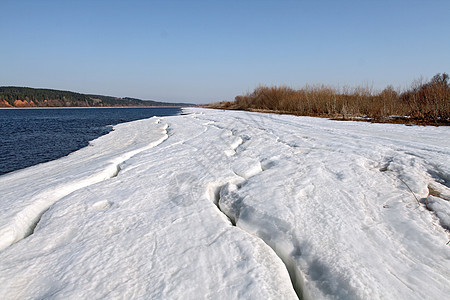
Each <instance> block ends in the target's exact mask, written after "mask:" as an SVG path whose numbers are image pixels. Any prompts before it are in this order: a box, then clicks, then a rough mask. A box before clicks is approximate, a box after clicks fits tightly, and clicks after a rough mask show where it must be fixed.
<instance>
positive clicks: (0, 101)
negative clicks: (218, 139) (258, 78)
mask: <svg viewBox="0 0 450 300" xmlns="http://www.w3.org/2000/svg"><path fill="white" fill-rule="evenodd" d="M121 106H184V107H186V106H195V105H194V104H190V103H168V102H156V101H150V100H140V99H135V98H129V97H125V98H118V97H111V96H102V95H86V94H80V93H75V92H69V91H58V90H50V89H34V88H29V87H14V86H2V87H0V107H121Z"/></svg>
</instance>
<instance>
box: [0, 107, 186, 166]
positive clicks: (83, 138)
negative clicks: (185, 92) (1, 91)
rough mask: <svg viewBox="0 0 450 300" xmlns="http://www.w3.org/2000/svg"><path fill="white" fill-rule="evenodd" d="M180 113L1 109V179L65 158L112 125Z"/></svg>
mask: <svg viewBox="0 0 450 300" xmlns="http://www.w3.org/2000/svg"><path fill="white" fill-rule="evenodd" d="M180 113H181V108H177V107H163V108H153V107H151V108H150V107H149V108H54V109H47V108H45V109H24V108H21V109H0V175H2V174H5V173H8V172H12V171H15V170H19V169H23V168H26V167H29V166H33V165H36V164H39V163H43V162H47V161H50V160H54V159H57V158H60V157H63V156H65V155H68V154H69V153H71V152H73V151H76V150H78V149H80V148H82V147H85V146H87V145H88V143H89V141H91V140H93V139H95V138H98V137H99V136H101V135H104V134H107V133H108V132H110V131H111V130H112V126H111V125H115V124H118V123H123V122H129V121H134V120H139V119H146V118H150V117H153V116H173V115H177V114H180Z"/></svg>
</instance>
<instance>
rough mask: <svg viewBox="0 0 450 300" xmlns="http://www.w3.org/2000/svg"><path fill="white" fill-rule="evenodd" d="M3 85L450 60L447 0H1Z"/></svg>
mask: <svg viewBox="0 0 450 300" xmlns="http://www.w3.org/2000/svg"><path fill="white" fill-rule="evenodd" d="M0 12H1V13H0V41H1V42H0V85H15V86H30V87H45V88H53V89H62V90H70V91H77V92H82V93H97V94H104V95H112V96H120V97H124V96H130V97H136V98H141V99H155V100H163V101H190V102H194V103H207V102H213V101H219V100H232V99H234V97H235V96H236V95H239V94H242V93H245V92H247V91H251V90H253V88H255V87H256V86H257V85H258V84H266V85H289V86H291V87H294V88H299V87H301V86H303V85H304V84H306V83H309V84H316V83H323V84H329V85H334V86H338V85H339V86H343V85H350V86H354V85H359V84H368V85H371V86H373V87H374V88H376V89H380V88H384V87H385V86H386V85H388V84H392V85H393V86H394V87H406V86H407V85H409V84H410V83H411V82H412V81H413V80H414V79H417V78H418V77H420V76H423V77H424V78H425V79H427V78H430V77H432V76H433V75H434V74H436V73H438V72H439V73H442V72H447V73H449V72H450V1H449V0H442V1H425V0H423V1H418V0H404V1H395V0H393V1H384V0H380V1H363V0H360V1H312V0H310V1H282V0H280V1H275V0H273V1H265V0H259V1H256V0H255V1H245V0H235V1H226V0H222V1H214V0H212V1H174V0H166V1H113V0H109V1H96V0H88V1H65V0H58V1H45V0H32V1H22V0H11V1H10V0H0Z"/></svg>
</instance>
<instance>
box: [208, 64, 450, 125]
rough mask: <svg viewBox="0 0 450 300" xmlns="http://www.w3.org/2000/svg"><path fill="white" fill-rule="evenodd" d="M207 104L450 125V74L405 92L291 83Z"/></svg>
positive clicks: (416, 85)
mask: <svg viewBox="0 0 450 300" xmlns="http://www.w3.org/2000/svg"><path fill="white" fill-rule="evenodd" d="M207 107H212V108H222V109H238V110H252V111H272V112H278V113H290V114H295V115H303V116H320V117H330V118H339V119H353V118H358V117H364V118H368V119H371V120H373V121H384V122H391V121H396V122H398V121H399V120H400V121H401V120H404V121H408V122H414V123H422V124H442V125H448V124H449V122H450V83H449V76H448V75H447V74H446V73H443V74H437V75H436V76H434V77H433V78H432V79H431V80H430V81H428V82H423V80H419V81H415V82H413V84H412V85H411V87H410V88H409V89H407V90H405V91H403V92H400V91H396V90H395V89H394V88H393V87H392V86H388V87H386V88H385V89H384V90H382V91H379V92H376V91H374V90H373V89H372V88H370V87H361V86H360V87H355V88H350V87H344V88H341V89H337V88H333V87H330V86H326V85H314V86H309V85H307V86H305V87H303V88H302V89H299V90H295V89H292V88H290V87H287V86H273V87H267V86H259V87H257V88H256V89H255V90H254V91H253V92H251V93H247V94H245V95H240V96H237V97H236V98H235V101H233V102H220V103H214V104H210V105H208V106H207ZM394 116H395V117H394Z"/></svg>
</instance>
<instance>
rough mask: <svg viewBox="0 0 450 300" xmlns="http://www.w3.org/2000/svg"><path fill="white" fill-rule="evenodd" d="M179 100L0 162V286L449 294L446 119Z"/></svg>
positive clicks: (277, 295)
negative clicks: (46, 152) (49, 149)
mask: <svg viewBox="0 0 450 300" xmlns="http://www.w3.org/2000/svg"><path fill="white" fill-rule="evenodd" d="M185 112H186V115H182V116H175V117H164V118H152V119H148V120H140V121H135V122H131V123H125V124H119V125H117V126H115V127H114V131H113V132H111V133H109V134H108V135H106V136H103V137H100V138H99V139H97V140H95V141H93V142H92V143H91V145H90V146H88V147H86V148H83V149H81V150H79V151H77V152H75V153H72V154H71V155H69V156H67V157H65V158H62V159H59V160H56V161H52V162H49V163H45V164H41V165H37V166H34V167H31V168H28V169H24V170H21V171H17V172H14V173H11V174H7V175H5V176H1V177H0V195H1V197H0V199H1V200H0V216H1V218H0V249H3V250H1V251H0V294H1V295H4V297H5V298H7V299H19V298H20V299H23V298H48V297H52V298H53V297H54V298H60V299H61V298H71V299H75V298H90V299H91V298H102V297H105V298H106V297H107V298H124V299H129V298H140V297H142V298H160V299H168V298H169V299H174V298H175V299H179V298H183V299H202V298H210V299H230V298H231V299H237V298H244V299H247V298H253V299H266V298H272V299H290V298H295V297H296V293H295V291H294V289H293V287H292V286H293V285H294V287H295V289H296V291H297V293H299V294H302V296H303V297H304V298H305V299H321V298H330V299H334V298H336V299H379V298H385V299H424V298H426V299H445V298H446V297H447V296H448V295H449V294H450V246H449V245H446V243H447V241H448V239H449V236H448V231H445V229H444V227H447V228H448V227H449V226H450V204H449V200H450V189H449V183H450V164H449V162H450V130H449V129H448V127H439V128H437V127H416V126H415V127H408V126H404V125H390V124H370V123H363V122H337V121H330V120H325V119H318V118H307V117H294V116H287V115H284V116H280V115H272V114H257V113H248V112H234V111H216V110H202V109H186V110H185ZM430 193H431V195H430ZM419 202H420V203H419ZM291 280H292V283H291Z"/></svg>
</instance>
